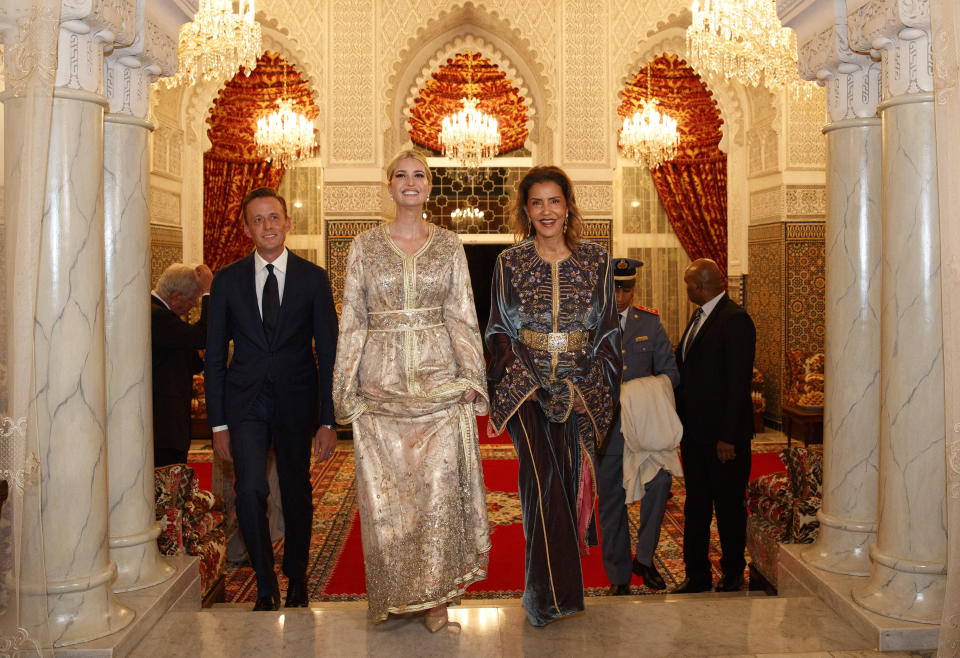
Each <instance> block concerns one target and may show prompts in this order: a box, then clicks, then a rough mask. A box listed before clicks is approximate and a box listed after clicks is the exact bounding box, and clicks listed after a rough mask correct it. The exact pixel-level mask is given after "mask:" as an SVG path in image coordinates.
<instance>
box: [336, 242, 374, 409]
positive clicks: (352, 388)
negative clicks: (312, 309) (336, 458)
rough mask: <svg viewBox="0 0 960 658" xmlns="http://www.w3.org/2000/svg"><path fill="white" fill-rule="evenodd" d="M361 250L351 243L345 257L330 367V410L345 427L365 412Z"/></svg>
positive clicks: (363, 297)
mask: <svg viewBox="0 0 960 658" xmlns="http://www.w3.org/2000/svg"><path fill="white" fill-rule="evenodd" d="M361 252H362V249H361V247H360V245H359V243H358V242H357V240H354V241H353V243H352V244H351V245H350V252H349V254H348V255H347V269H346V278H345V280H344V284H343V310H342V311H341V313H340V339H339V340H338V341H337V361H336V364H335V365H334V368H333V408H334V411H335V413H336V417H337V422H338V423H340V424H341V425H348V424H350V423H352V422H353V421H354V420H356V419H357V418H358V417H359V416H361V415H362V414H363V413H364V412H365V411H366V410H367V403H366V401H365V400H364V399H363V397H362V396H361V395H360V377H359V371H360V359H361V357H362V356H363V348H364V345H365V344H366V342H367V294H366V290H365V288H364V277H363V257H362V253H361Z"/></svg>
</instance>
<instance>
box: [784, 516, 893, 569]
mask: <svg viewBox="0 0 960 658" xmlns="http://www.w3.org/2000/svg"><path fill="white" fill-rule="evenodd" d="M817 520H818V521H820V531H819V533H818V535H817V541H816V542H814V543H813V544H812V545H810V546H806V547H804V549H803V550H802V551H801V556H802V557H803V560H804V561H805V562H807V564H809V565H811V566H814V567H816V568H818V569H823V570H824V571H829V572H830V573H842V574H847V575H850V576H869V575H870V547H871V546H872V545H873V543H874V542H875V541H877V526H876V524H873V523H858V522H856V521H848V520H845V519H839V518H837V517H834V516H830V515H829V514H826V513H825V512H824V511H823V510H822V509H821V510H820V511H819V512H817Z"/></svg>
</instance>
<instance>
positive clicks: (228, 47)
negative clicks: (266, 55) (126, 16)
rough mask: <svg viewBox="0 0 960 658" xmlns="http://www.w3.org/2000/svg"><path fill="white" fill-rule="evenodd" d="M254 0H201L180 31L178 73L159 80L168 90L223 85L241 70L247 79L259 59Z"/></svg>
mask: <svg viewBox="0 0 960 658" xmlns="http://www.w3.org/2000/svg"><path fill="white" fill-rule="evenodd" d="M255 13H256V8H255V7H254V0H237V12H236V13H234V11H233V0H200V7H199V8H198V10H197V15H196V16H194V19H193V21H191V22H189V23H186V24H184V25H183V26H181V28H180V39H179V44H178V46H177V59H178V62H177V72H176V74H175V75H172V76H170V77H168V78H162V81H163V84H164V85H165V86H166V87H167V88H168V89H170V88H172V87H176V86H178V85H181V84H183V83H189V84H191V85H192V84H196V82H197V81H198V80H201V79H202V80H203V81H204V82H210V81H222V80H226V79H228V78H231V77H233V75H234V74H236V72H237V71H238V70H240V67H243V70H244V71H245V72H246V74H247V75H250V71H252V70H253V69H254V68H255V67H256V65H257V57H258V56H259V55H260V44H261V40H262V35H261V32H260V24H259V23H257V22H256V21H255V20H254V14H255Z"/></svg>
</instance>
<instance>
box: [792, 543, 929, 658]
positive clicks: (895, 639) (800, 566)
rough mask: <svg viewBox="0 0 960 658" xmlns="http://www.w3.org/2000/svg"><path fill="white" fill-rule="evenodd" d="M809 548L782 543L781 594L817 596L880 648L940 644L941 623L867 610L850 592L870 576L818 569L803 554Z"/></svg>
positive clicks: (893, 648) (885, 649)
mask: <svg viewBox="0 0 960 658" xmlns="http://www.w3.org/2000/svg"><path fill="white" fill-rule="evenodd" d="M807 549H809V546H807V545H804V544H781V545H780V562H779V566H778V568H777V592H778V598H780V597H783V598H789V597H798V596H810V595H811V594H812V595H813V596H816V597H817V598H819V599H820V600H821V601H823V602H824V603H825V604H826V605H827V606H828V607H829V608H830V609H831V610H833V612H834V613H835V614H836V615H837V616H838V617H840V618H841V619H843V621H845V622H847V623H848V624H850V625H851V626H853V627H854V628H855V629H856V630H857V631H858V632H859V633H860V634H861V635H863V636H864V637H866V638H869V639H870V640H871V641H872V642H873V643H874V647H875V648H876V649H878V650H879V651H910V650H925V649H926V650H929V649H936V648H937V641H938V637H939V633H940V628H939V627H938V626H933V625H931V624H917V623H913V622H909V621H901V620H899V619H893V618H891V617H886V616H883V615H878V614H876V613H873V612H870V611H869V610H866V609H865V608H863V607H861V606H860V605H858V604H857V603H856V602H854V600H853V597H852V596H851V595H850V592H851V591H852V590H853V589H855V588H857V587H860V586H862V585H863V584H864V582H866V578H861V577H858V576H848V575H845V574H836V573H828V572H826V571H823V570H821V569H815V568H813V567H811V566H810V564H808V563H807V562H806V561H805V560H803V559H802V558H801V557H800V556H801V554H802V553H803V551H804V550H807Z"/></svg>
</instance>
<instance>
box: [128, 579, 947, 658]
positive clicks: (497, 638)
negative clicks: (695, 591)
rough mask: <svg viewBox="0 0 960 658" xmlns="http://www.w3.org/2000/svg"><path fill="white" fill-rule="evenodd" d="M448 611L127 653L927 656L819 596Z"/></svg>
mask: <svg viewBox="0 0 960 658" xmlns="http://www.w3.org/2000/svg"><path fill="white" fill-rule="evenodd" d="M469 603H470V605H463V606H456V607H451V608H450V624H449V625H448V626H447V627H446V628H444V629H442V630H440V631H439V632H438V633H436V634H431V633H430V632H429V631H427V629H426V628H425V627H424V625H423V622H422V620H421V619H420V618H409V619H394V618H391V619H390V620H388V621H387V622H385V623H383V624H380V625H376V626H374V625H372V624H370V623H369V622H368V621H367V616H366V604H365V603H326V604H314V605H313V606H312V607H311V608H309V609H298V610H293V611H288V612H283V611H281V612H258V613H253V612H251V611H250V606H249V605H243V606H224V605H221V606H215V607H214V608H213V609H210V610H198V611H171V612H169V613H168V614H167V615H165V617H164V618H163V619H162V620H161V621H160V622H159V623H158V624H157V625H156V626H155V627H154V628H153V629H152V630H151V631H150V633H149V634H148V635H147V636H146V637H145V638H144V640H143V641H142V642H141V643H140V644H139V645H138V646H137V647H136V648H135V650H134V651H133V654H132V655H133V656H135V657H140V658H150V657H157V658H160V657H170V656H191V657H192V656H203V657H204V658H207V657H211V658H212V657H217V656H224V657H230V658H238V657H241V656H297V657H300V656H391V657H395V656H554V657H556V658H566V657H567V656H585V655H594V656H764V657H772V656H785V655H790V656H804V657H813V656H836V657H843V658H853V657H860V656H897V657H904V656H931V655H932V652H915V653H907V652H903V653H884V654H880V653H878V652H875V651H873V650H872V647H871V646H870V642H869V641H868V640H867V639H865V638H863V637H862V636H860V635H859V634H858V633H857V632H856V631H855V630H854V629H853V628H852V627H850V626H848V625H847V624H846V623H844V622H843V621H842V620H840V619H839V618H838V617H837V616H836V615H835V614H834V613H833V612H831V611H830V610H829V609H828V608H827V607H826V606H825V605H824V604H823V603H821V602H820V600H819V599H816V598H813V597H793V598H778V597H766V596H747V595H745V593H744V594H740V595H733V596H731V595H717V594H704V595H686V596H683V595H674V596H645V597H617V598H616V599H613V598H594V599H588V601H587V610H586V612H584V613H582V614H579V615H575V616H573V617H570V618H567V619H565V620H562V621H559V622H556V623H554V624H551V625H550V626H547V627H546V628H534V627H532V626H530V625H529V624H528V623H527V621H526V617H525V615H524V612H523V609H522V608H521V607H520V605H519V601H515V600H508V601H499V600H498V601H470V602H469Z"/></svg>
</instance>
